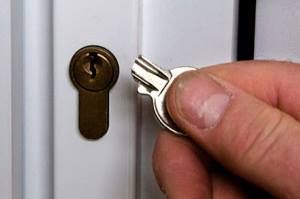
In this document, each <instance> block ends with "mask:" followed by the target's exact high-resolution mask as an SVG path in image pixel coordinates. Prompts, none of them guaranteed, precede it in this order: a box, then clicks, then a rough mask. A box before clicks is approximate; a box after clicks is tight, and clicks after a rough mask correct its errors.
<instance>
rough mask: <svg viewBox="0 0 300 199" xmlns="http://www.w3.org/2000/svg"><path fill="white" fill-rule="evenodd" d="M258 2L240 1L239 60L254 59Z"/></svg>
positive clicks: (251, 0)
mask: <svg viewBox="0 0 300 199" xmlns="http://www.w3.org/2000/svg"><path fill="white" fill-rule="evenodd" d="M255 11H256V0H240V1H239V10H238V31H237V60H238V61H240V60H252V59H254V41H255V40H254V39H255Z"/></svg>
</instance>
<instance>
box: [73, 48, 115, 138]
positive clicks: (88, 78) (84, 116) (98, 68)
mask: <svg viewBox="0 0 300 199" xmlns="http://www.w3.org/2000/svg"><path fill="white" fill-rule="evenodd" d="M118 75H119V65H118V62H117V60H116V58H115V57H114V55H113V54H112V53H111V52H110V51H109V50H107V49H105V48H103V47H100V46H86V47H84V48H81V49H80V50H78V51H77V52H76V53H75V55H74V56H73V57H72V60H71V63H70V76H71V80H72V82H73V84H74V85H75V87H76V88H77V89H78V91H79V130H80V133H81V134H82V135H83V136H84V137H85V138H87V139H99V138H101V137H102V136H103V135H105V133H106V132H107V130H108V124H109V121H108V119H109V117H108V115H109V90H110V89H111V88H112V87H113V85H114V84H115V83H116V81H117V79H118Z"/></svg>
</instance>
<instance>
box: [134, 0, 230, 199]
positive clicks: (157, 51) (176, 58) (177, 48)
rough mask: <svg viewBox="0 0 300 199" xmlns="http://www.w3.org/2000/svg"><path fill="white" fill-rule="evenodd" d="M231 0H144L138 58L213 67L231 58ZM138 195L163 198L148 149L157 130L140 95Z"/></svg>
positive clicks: (147, 198) (163, 63)
mask: <svg viewBox="0 0 300 199" xmlns="http://www.w3.org/2000/svg"><path fill="white" fill-rule="evenodd" d="M235 24H236V1H235V0H227V1H224V0H209V1H207V0H185V1H182V0H165V1H161V0H144V1H143V21H142V54H143V55H144V56H145V57H146V58H149V59H150V60H151V61H152V62H154V63H157V64H158V65H160V66H162V67H164V68H172V67H176V66H199V67H203V66H206V65H212V64H217V63H222V62H229V61H232V60H233V59H234V57H235V53H234V51H235V29H236V27H235ZM141 100H142V113H141V116H142V117H141V118H140V124H141V127H140V128H141V130H140V131H141V132H140V133H141V137H140V145H139V148H140V149H139V150H140V156H141V160H140V196H139V197H138V198H141V199H152V198H156V199H160V198H161V199H163V198H165V196H163V195H162V193H161V192H160V191H159V189H158V186H157V185H156V182H155V179H154V175H153V172H152V163H151V162H152V150H153V146H154V143H155V138H156V135H157V131H158V130H159V129H160V126H159V125H158V123H157V122H156V121H155V119H154V116H153V108H152V106H151V102H150V100H149V99H146V97H142V99H141Z"/></svg>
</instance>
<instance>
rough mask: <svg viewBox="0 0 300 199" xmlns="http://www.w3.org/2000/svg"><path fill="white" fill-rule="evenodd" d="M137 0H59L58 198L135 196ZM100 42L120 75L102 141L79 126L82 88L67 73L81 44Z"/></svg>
mask: <svg viewBox="0 0 300 199" xmlns="http://www.w3.org/2000/svg"><path fill="white" fill-rule="evenodd" d="M138 5H139V2H138V1H137V0H128V1H124V0H110V1H104V0H90V1H88V2H87V1H83V0H82V1H73V0H65V1H60V0H55V1H54V7H53V9H54V16H53V17H54V23H53V24H54V136H55V139H54V156H55V158H54V163H55V165H54V178H55V183H54V184H55V185H54V190H55V199H65V198H73V199H82V198H89V199H99V198H105V199H116V198H124V199H132V198H135V170H136V168H135V167H136V166H135V162H136V159H135V158H136V156H135V153H136V151H135V146H136V143H135V142H136V139H135V137H136V122H135V103H136V102H135V101H136V100H135V91H134V90H135V88H134V86H135V85H134V83H133V81H132V79H131V78H130V68H131V64H132V61H133V60H134V58H135V57H136V55H137V49H138V44H137V41H138V39H137V38H138V29H137V28H138V26H137V25H138V22H137V20H138ZM89 44H96V45H100V46H103V47H105V48H107V49H109V50H110V51H111V52H113V53H114V55H115V56H116V58H117V60H118V61H119V65H120V75H119V79H118V81H117V83H116V85H115V86H114V87H113V88H112V89H111V91H110V94H109V98H110V99H109V102H110V107H109V111H110V115H109V123H110V124H109V130H108V133H107V134H106V135H105V136H104V137H103V138H101V139H100V140H97V141H88V140H86V139H84V138H83V137H81V135H80V133H79V130H78V92H77V90H76V89H75V88H74V86H73V85H72V83H71V81H70V77H69V74H68V70H69V62H70V59H71V57H72V55H73V54H74V53H75V51H77V50H78V49H79V48H81V47H83V46H86V45H89Z"/></svg>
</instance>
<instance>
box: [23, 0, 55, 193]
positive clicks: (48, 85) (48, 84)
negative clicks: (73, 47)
mask: <svg viewBox="0 0 300 199" xmlns="http://www.w3.org/2000/svg"><path fill="white" fill-rule="evenodd" d="M51 6H52V1H50V0H28V1H25V2H24V15H23V16H24V17H23V31H24V35H23V39H24V40H23V45H24V46H23V55H24V65H23V67H24V131H23V132H24V149H23V154H24V157H23V158H24V170H23V171H24V173H23V176H24V181H23V186H24V195H23V197H24V198H25V199H41V198H43V199H52V198H53V195H52V192H53V191H52V184H53V183H52V177H53V173H52V164H53V161H52V151H53V148H52V147H53V142H52V139H53V135H52V134H53V122H52V118H53V114H52V112H53V106H52V100H53V97H52V96H53V93H52V83H53V81H52V28H51V21H52V18H51V17H52V15H51V13H52V9H51Z"/></svg>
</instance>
